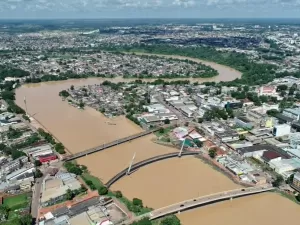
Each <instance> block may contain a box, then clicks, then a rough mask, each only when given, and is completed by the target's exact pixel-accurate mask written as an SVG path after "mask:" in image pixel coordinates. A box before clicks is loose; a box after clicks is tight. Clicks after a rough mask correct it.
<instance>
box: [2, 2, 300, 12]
mask: <svg viewBox="0 0 300 225" xmlns="http://www.w3.org/2000/svg"><path fill="white" fill-rule="evenodd" d="M299 6H300V0H0V11H1V10H2V11H6V10H12V11H13V10H17V9H18V10H19V11H29V12H30V11H40V10H44V11H53V12H55V11H58V12H76V11H78V12H82V11H86V12H89V11H90V12H96V11H98V10H106V11H109V10H114V11H115V10H121V9H123V10H125V9H131V8H134V9H137V8H142V9H143V8H149V9H151V8H159V7H161V8H164V9H165V10H168V7H169V8H172V9H173V8H178V9H181V8H186V10H189V8H193V9H202V8H203V7H212V9H215V8H232V9H237V8H238V9H241V10H243V9H248V11H251V10H256V9H257V8H258V7H259V8H265V9H266V10H268V9H269V8H270V7H277V8H278V9H281V7H282V9H295V8H296V7H299Z"/></svg>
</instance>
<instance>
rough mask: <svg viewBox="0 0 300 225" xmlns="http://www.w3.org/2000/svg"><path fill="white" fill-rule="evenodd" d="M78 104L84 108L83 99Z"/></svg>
mask: <svg viewBox="0 0 300 225" xmlns="http://www.w3.org/2000/svg"><path fill="white" fill-rule="evenodd" d="M78 106H79V107H80V108H81V109H83V108H84V103H83V102H82V101H80V102H79V104H78Z"/></svg>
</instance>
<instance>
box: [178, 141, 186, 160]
mask: <svg viewBox="0 0 300 225" xmlns="http://www.w3.org/2000/svg"><path fill="white" fill-rule="evenodd" d="M184 143H185V139H184V140H183V142H182V145H181V149H180V152H179V154H178V157H179V158H180V157H181V155H182V151H183V147H184Z"/></svg>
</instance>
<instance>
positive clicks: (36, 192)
mask: <svg viewBox="0 0 300 225" xmlns="http://www.w3.org/2000/svg"><path fill="white" fill-rule="evenodd" d="M46 176H47V174H46V173H45V174H44V175H43V177H41V178H37V179H35V185H34V189H33V193H32V202H31V216H32V218H36V221H37V220H38V215H39V208H40V194H41V189H42V184H43V180H44V178H45V177H46Z"/></svg>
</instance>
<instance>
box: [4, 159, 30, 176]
mask: <svg viewBox="0 0 300 225" xmlns="http://www.w3.org/2000/svg"><path fill="white" fill-rule="evenodd" d="M27 162H28V158H27V156H22V157H20V158H18V159H15V160H13V161H11V162H9V163H6V164H4V165H3V166H2V167H1V173H2V174H9V173H11V172H12V171H14V170H17V169H19V168H20V167H21V166H22V164H24V163H27Z"/></svg>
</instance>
